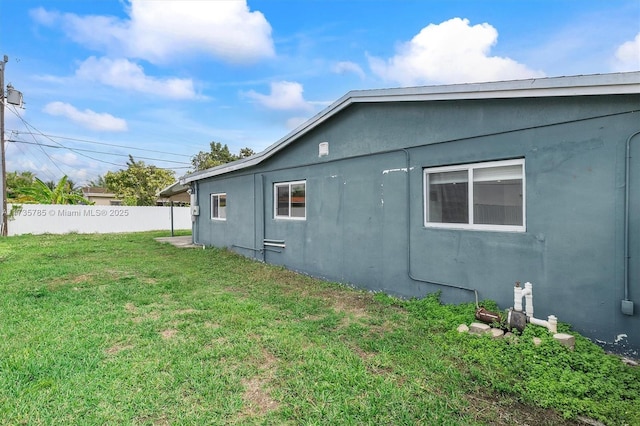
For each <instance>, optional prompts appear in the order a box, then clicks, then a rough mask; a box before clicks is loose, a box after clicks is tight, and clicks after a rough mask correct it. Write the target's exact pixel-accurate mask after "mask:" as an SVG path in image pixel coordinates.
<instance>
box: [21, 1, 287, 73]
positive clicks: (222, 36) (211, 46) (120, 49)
mask: <svg viewBox="0 0 640 426" xmlns="http://www.w3.org/2000/svg"><path fill="white" fill-rule="evenodd" d="M126 6H127V7H126V12H127V14H128V15H129V16H128V19H118V18H115V17H109V16H97V15H93V16H79V15H75V14H60V13H57V12H49V11H46V10H44V9H42V8H39V9H34V10H32V11H31V16H32V18H33V19H34V20H36V21H37V22H39V23H41V24H43V25H48V26H54V25H58V24H59V25H61V27H62V28H63V29H64V31H65V32H66V33H67V35H68V36H69V37H70V38H71V39H72V40H74V41H76V42H77V43H80V44H82V45H85V46H88V47H90V48H92V49H99V50H102V51H106V52H109V53H113V54H118V55H123V54H124V55H125V56H128V57H136V58H141V59H145V60H148V61H150V62H154V63H167V62H172V61H177V60H181V59H184V57H185V56H189V55H192V54H200V53H204V54H208V55H211V56H213V57H216V58H219V59H222V60H224V61H228V62H231V63H250V62H255V61H257V60H260V59H263V58H269V57H272V56H274V54H275V53H274V46H273V40H272V38H271V25H269V22H268V21H267V20H266V18H265V17H264V15H263V14H262V13H261V12H257V11H254V12H252V11H250V10H249V7H248V5H247V3H246V1H239V0H237V1H199V0H182V1H177V0H173V1H169V0H167V1H145V0H130V1H129V2H127V3H126Z"/></svg>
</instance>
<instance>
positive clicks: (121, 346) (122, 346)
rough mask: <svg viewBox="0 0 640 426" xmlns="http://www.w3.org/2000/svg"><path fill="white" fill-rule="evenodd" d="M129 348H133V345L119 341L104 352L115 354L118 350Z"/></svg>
mask: <svg viewBox="0 0 640 426" xmlns="http://www.w3.org/2000/svg"><path fill="white" fill-rule="evenodd" d="M127 349H133V345H125V344H121V343H117V344H115V345H113V346H111V347H110V348H108V349H107V350H106V351H104V352H105V353H106V354H107V355H115V354H117V353H118V352H122V351H126V350H127Z"/></svg>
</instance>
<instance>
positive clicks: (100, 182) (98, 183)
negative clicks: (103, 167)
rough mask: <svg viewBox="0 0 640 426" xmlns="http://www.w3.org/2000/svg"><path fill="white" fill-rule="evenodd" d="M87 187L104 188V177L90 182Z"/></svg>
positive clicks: (105, 185)
mask: <svg viewBox="0 0 640 426" xmlns="http://www.w3.org/2000/svg"><path fill="white" fill-rule="evenodd" d="M88 186H91V187H93V188H106V187H107V181H106V180H105V179H104V176H98V177H97V178H96V179H93V180H90V181H89V183H88Z"/></svg>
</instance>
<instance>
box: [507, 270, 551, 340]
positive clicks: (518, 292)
mask: <svg viewBox="0 0 640 426" xmlns="http://www.w3.org/2000/svg"><path fill="white" fill-rule="evenodd" d="M523 297H524V298H525V307H524V312H525V314H526V316H527V322H529V323H531V324H535V325H539V326H541V327H545V328H546V329H547V330H549V332H550V333H553V334H555V333H557V332H558V318H557V317H556V316H555V315H549V316H548V317H547V320H546V321H545V320H541V319H538V318H534V316H533V284H531V283H530V282H526V283H524V288H522V287H520V283H519V282H517V283H516V285H515V286H514V287H513V310H514V311H518V312H522V310H523V309H522V298H523Z"/></svg>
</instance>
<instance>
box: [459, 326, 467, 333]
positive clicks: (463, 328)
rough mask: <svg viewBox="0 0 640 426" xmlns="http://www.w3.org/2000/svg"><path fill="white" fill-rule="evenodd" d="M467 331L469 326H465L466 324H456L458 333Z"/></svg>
mask: <svg viewBox="0 0 640 426" xmlns="http://www.w3.org/2000/svg"><path fill="white" fill-rule="evenodd" d="M468 332H469V327H467V325H466V324H460V325H459V326H458V333H468Z"/></svg>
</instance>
